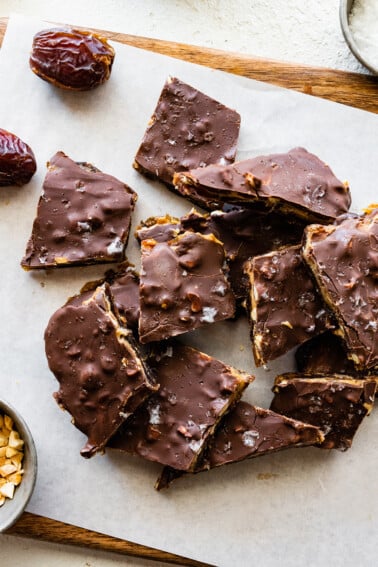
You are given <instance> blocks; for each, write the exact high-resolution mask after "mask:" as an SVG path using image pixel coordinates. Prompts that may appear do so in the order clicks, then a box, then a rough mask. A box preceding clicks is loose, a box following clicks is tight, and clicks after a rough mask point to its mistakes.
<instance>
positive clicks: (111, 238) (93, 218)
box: [21, 152, 137, 270]
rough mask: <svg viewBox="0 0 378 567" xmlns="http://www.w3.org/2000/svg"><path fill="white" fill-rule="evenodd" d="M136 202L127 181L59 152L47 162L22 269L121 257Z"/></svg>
mask: <svg viewBox="0 0 378 567" xmlns="http://www.w3.org/2000/svg"><path fill="white" fill-rule="evenodd" d="M136 200H137V195H136V193H135V192H134V191H133V190H132V189H131V188H130V187H128V186H127V185H126V184H125V183H122V182H121V181H119V180H118V179H116V178H115V177H112V176H111V175H108V174H106V173H102V172H101V171H99V170H98V169H96V168H94V167H93V166H91V165H90V164H87V163H80V164H79V163H76V162H74V161H73V160H72V159H70V158H69V157H68V156H66V155H65V154H64V153H63V152H57V153H56V154H55V155H54V156H53V157H52V158H51V160H50V162H49V163H48V170H47V174H46V177H45V180H44V183H43V194H42V196H41V197H40V199H39V203H38V208H37V216H36V218H35V220H34V223H33V228H32V234H31V236H30V239H29V241H28V243H27V247H26V252H25V255H24V257H23V259H22V261H21V265H22V267H23V268H24V269H26V270H29V269H38V268H43V269H45V268H53V267H55V268H56V267H64V266H73V265H79V266H82V265H86V264H96V263H105V262H117V261H120V260H122V259H123V254H124V248H125V246H126V244H127V240H128V236H129V229H130V223H131V216H132V213H133V210H134V206H135V202H136Z"/></svg>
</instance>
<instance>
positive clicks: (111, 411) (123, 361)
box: [45, 285, 156, 457]
mask: <svg viewBox="0 0 378 567" xmlns="http://www.w3.org/2000/svg"><path fill="white" fill-rule="evenodd" d="M88 295H89V291H87V292H86V294H84V297H83V298H82V299H83V301H82V302H80V300H79V298H78V297H76V298H74V299H73V300H70V301H69V302H68V303H67V304H66V305H64V306H63V307H61V308H60V309H58V310H57V311H56V312H55V313H54V314H53V316H52V317H51V319H50V321H49V323H48V326H47V328H46V331H45V347H46V355H47V360H48V364H49V367H50V370H51V371H52V372H53V373H54V375H55V377H56V379H57V380H58V382H59V384H60V388H59V391H58V392H56V393H55V394H54V396H55V399H56V401H57V402H58V404H59V405H61V406H62V407H63V408H64V409H66V410H67V411H68V412H69V413H70V414H71V415H72V419H73V423H74V425H75V426H76V427H77V428H78V429H79V430H80V431H82V432H83V433H84V434H85V435H87V437H88V441H87V443H86V445H85V446H84V447H83V449H82V450H81V454H82V455H83V457H91V456H93V455H94V454H95V453H96V452H98V451H101V450H102V449H103V448H104V446H105V445H106V443H107V441H108V439H109V438H110V437H111V436H112V435H113V434H114V433H115V432H116V430H117V429H118V427H119V426H120V425H121V424H122V423H123V421H124V420H125V419H126V418H127V417H128V416H129V415H130V414H132V413H133V412H134V411H135V409H136V408H137V407H138V406H139V405H140V404H141V403H142V402H143V401H144V400H145V399H146V398H147V397H148V396H149V395H150V394H151V393H152V392H154V391H156V385H155V384H154V382H153V381H152V380H151V378H150V377H149V375H148V373H147V371H146V369H145V368H144V365H143V362H142V360H141V359H140V356H139V354H138V351H137V349H136V346H135V344H134V341H133V338H132V334H131V331H129V330H128V329H126V328H123V327H121V326H120V325H119V323H118V322H117V319H116V318H115V316H114V315H113V313H112V311H111V304H110V300H109V296H108V292H107V288H106V285H104V286H101V287H99V288H97V289H96V290H95V291H92V293H91V295H89V297H88Z"/></svg>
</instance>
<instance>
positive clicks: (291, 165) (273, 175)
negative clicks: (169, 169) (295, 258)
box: [174, 148, 351, 222]
mask: <svg viewBox="0 0 378 567" xmlns="http://www.w3.org/2000/svg"><path fill="white" fill-rule="evenodd" d="M174 185H175V188H176V189H177V191H178V192H179V193H181V194H182V195H184V196H186V197H187V198H188V199H190V200H192V201H193V202H195V203H196V204H198V205H200V206H201V207H203V208H206V209H210V210H213V209H219V208H221V206H222V204H223V203H239V204H240V203H242V204H246V203H256V202H257V203H262V204H264V205H265V206H266V207H268V208H272V207H274V208H278V209H280V210H282V211H283V212H285V213H291V214H294V215H296V216H299V217H300V218H304V219H305V220H307V221H309V222H310V221H322V222H331V221H332V220H333V219H335V218H336V217H337V216H339V215H341V214H343V213H346V212H347V211H348V209H349V206H350V203H351V198H350V192H349V188H348V186H347V185H345V184H343V183H342V182H341V181H340V180H339V179H337V178H336V177H335V175H334V174H333V173H332V171H331V169H330V168H329V167H328V166H327V165H326V164H324V163H323V162H322V161H321V160H320V159H319V158H318V157H316V156H315V155H314V154H311V153H309V152H308V151H306V150H305V149H304V148H294V149H292V150H290V151H289V152H287V153H282V154H273V155H268V156H258V157H255V158H251V159H248V160H244V161H241V162H238V163H235V164H233V165H230V166H223V167H222V166H216V165H211V166H209V167H207V168H204V169H201V168H198V169H195V170H194V171H193V170H192V171H186V172H184V173H181V174H178V175H176V176H175V178H174Z"/></svg>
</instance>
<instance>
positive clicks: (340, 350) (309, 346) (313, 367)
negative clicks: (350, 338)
mask: <svg viewBox="0 0 378 567" xmlns="http://www.w3.org/2000/svg"><path fill="white" fill-rule="evenodd" d="M295 360H296V364H297V370H298V372H304V373H306V374H349V375H350V376H356V377H357V375H358V373H357V371H356V369H355V367H354V364H353V362H352V361H351V360H349V359H348V356H347V352H346V348H345V345H344V344H343V342H342V340H341V338H340V337H338V336H337V335H335V334H334V333H333V332H332V331H327V332H325V333H322V334H321V335H318V336H317V337H314V338H313V339H310V340H309V341H307V342H306V343H304V344H302V345H301V346H300V347H298V349H297V351H296V353H295ZM377 373H378V372H377Z"/></svg>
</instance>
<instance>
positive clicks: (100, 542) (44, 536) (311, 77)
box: [0, 18, 378, 567]
mask: <svg viewBox="0 0 378 567" xmlns="http://www.w3.org/2000/svg"><path fill="white" fill-rule="evenodd" d="M7 21H8V20H7V18H0V45H1V43H2V40H3V37H4V33H5V30H6V27H7ZM97 31H98V30H97ZM100 33H101V34H102V35H104V36H105V37H107V38H108V39H110V40H112V41H118V42H120V43H125V44H128V45H131V46H133V47H139V48H142V49H146V50H149V51H155V52H157V53H161V54H163V55H169V56H171V57H176V58H178V59H183V60H185V61H190V62H191V63H198V64H200V65H205V66H208V67H212V68H214V69H219V70H221V71H227V72H229V73H234V74H236V75H242V76H244V77H248V78H250V79H256V80H259V81H264V82H267V83H270V84H272V85H277V86H280V87H285V88H288V89H293V90H296V91H299V92H302V93H306V94H310V95H313V96H318V97H322V98H325V99H328V100H332V101H334V102H340V103H343V104H347V105H350V106H355V107H356V108H361V109H363V110H368V111H370V112H375V113H378V77H372V76H369V75H362V74H358V73H348V72H345V71H335V70H332V69H323V68H317V67H307V66H303V65H296V64H291V63H282V62H278V61H271V60H266V59H260V58H256V57H252V56H248V55H240V54H236V53H226V52H224V51H219V50H215V49H209V48H203V47H196V46H193V45H185V44H182V43H175V42H169V41H162V40H157V39H149V38H145V37H140V36H134V35H127V34H122V33H115V32H107V31H100ZM7 533H8V534H14V535H18V536H22V537H31V538H36V539H39V540H45V541H49V542H56V543H67V544H70V545H80V546H85V547H89V548H93V549H100V550H107V551H112V552H115V553H119V554H124V555H132V556H135V557H143V558H146V559H151V560H155V561H163V562H164V561H165V562H166V563H171V564H176V565H188V566H192V567H195V566H197V567H200V566H203V567H205V566H208V564H206V563H201V562H198V561H194V560H191V559H187V558H184V557H180V556H178V555H174V554H171V553H168V552H165V551H161V550H158V549H153V548H151V547H146V546H143V545H139V544H136V543H133V542H129V541H126V540H121V539H117V538H113V537H110V536H107V535H104V534H100V533H98V532H93V531H89V530H85V529H83V528H78V527H76V526H72V525H69V524H64V523H62V522H58V521H56V520H51V519H49V518H44V517H42V516H37V515H35V514H31V513H29V512H25V513H24V514H23V515H22V516H21V518H20V519H19V520H18V521H17V523H16V524H15V525H14V526H13V527H12V528H10V529H9V530H8V532H7Z"/></svg>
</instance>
